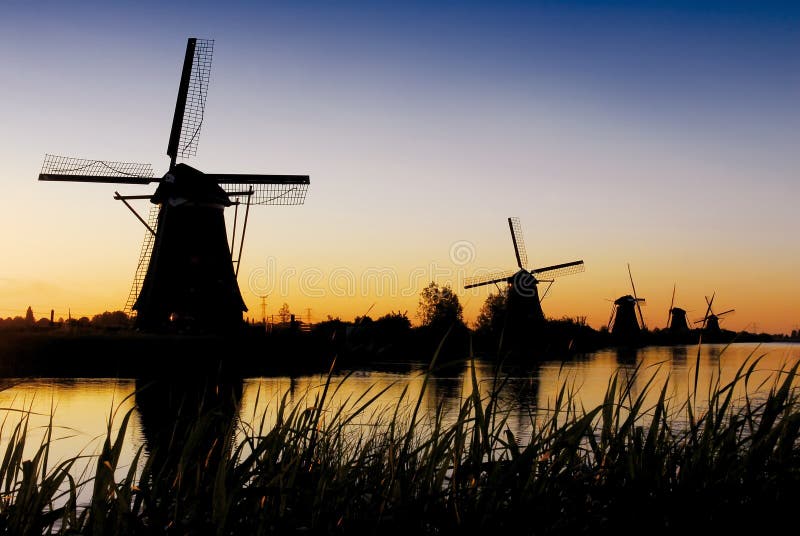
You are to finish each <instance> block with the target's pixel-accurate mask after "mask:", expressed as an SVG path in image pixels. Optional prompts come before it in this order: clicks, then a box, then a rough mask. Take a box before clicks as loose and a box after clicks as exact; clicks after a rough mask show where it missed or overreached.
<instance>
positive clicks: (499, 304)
mask: <svg viewBox="0 0 800 536" xmlns="http://www.w3.org/2000/svg"><path fill="white" fill-rule="evenodd" d="M507 297H508V290H506V289H504V290H501V291H499V292H497V293H492V294H489V296H487V297H486V301H485V302H483V306H481V310H480V312H479V313H478V318H477V320H476V321H475V328H476V330H478V331H483V332H487V333H492V334H497V333H499V332H500V331H501V330H502V329H503V325H504V324H505V319H506V299H507Z"/></svg>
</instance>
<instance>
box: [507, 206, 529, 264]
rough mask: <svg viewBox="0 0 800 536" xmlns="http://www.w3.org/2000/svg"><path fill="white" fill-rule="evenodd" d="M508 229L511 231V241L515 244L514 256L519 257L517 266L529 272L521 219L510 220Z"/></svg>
mask: <svg viewBox="0 0 800 536" xmlns="http://www.w3.org/2000/svg"><path fill="white" fill-rule="evenodd" d="M508 227H509V229H511V240H512V241H513V242H514V254H515V255H516V256H517V266H519V267H520V268H522V269H523V270H527V269H528V252H527V251H525V241H524V240H523V239H522V224H521V223H520V221H519V218H508Z"/></svg>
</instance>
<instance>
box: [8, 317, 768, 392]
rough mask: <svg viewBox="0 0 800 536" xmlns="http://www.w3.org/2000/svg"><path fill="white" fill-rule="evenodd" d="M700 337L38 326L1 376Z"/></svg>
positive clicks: (419, 358) (717, 338) (482, 353)
mask: <svg viewBox="0 0 800 536" xmlns="http://www.w3.org/2000/svg"><path fill="white" fill-rule="evenodd" d="M773 340H774V337H772V336H770V335H767V334H760V335H756V334H749V333H735V332H728V331H723V332H720V333H719V334H716V335H713V336H712V335H708V334H705V335H703V338H702V342H704V343H708V344H714V343H723V344H727V343H730V342H771V341H773ZM700 341H701V337H700V332H699V331H695V332H691V333H686V334H682V335H680V336H675V335H673V334H671V333H669V332H667V331H655V332H649V331H647V332H642V334H641V335H640V336H639V337H637V338H636V339H634V340H617V339H615V338H614V337H613V336H611V335H610V334H609V333H608V332H605V331H597V330H593V329H592V328H589V327H588V326H585V325H580V324H575V323H572V322H566V321H552V322H551V323H550V324H549V325H548V330H547V331H546V332H543V333H540V334H532V335H531V336H530V337H529V338H527V339H525V340H524V341H518V343H517V346H516V347H510V348H509V347H508V345H507V344H506V345H504V344H505V343H502V340H501V339H499V338H498V337H493V336H490V335H487V334H485V333H481V332H473V331H472V330H470V329H468V328H467V327H465V326H463V325H459V326H454V327H451V328H449V329H432V328H425V327H420V328H404V329H388V330H387V329H386V328H385V327H381V326H379V325H378V326H376V325H369V324H368V325H358V324H356V325H353V324H347V323H343V322H339V323H327V324H320V325H318V326H316V327H315V329H313V330H311V331H310V332H303V331H300V330H297V329H284V330H274V331H273V332H271V333H266V332H265V331H264V330H263V329H259V328H258V327H257V326H256V327H252V326H248V327H246V328H243V329H242V330H240V331H237V332H236V333H233V334H228V335H190V334H179V333H162V334H155V333H142V332H138V331H135V330H132V329H127V328H124V329H113V330H109V329H97V328H92V327H69V328H51V329H48V328H32V329H23V330H2V331H0V377H6V378H11V377H14V378H19V377H36V376H40V377H67V378H75V377H128V378H137V377H143V376H158V375H162V376H175V375H186V374H189V375H192V374H197V373H202V374H208V373H216V372H222V373H225V374H229V375H231V376H237V377H254V376H264V375H281V374H286V375H299V374H307V373H312V372H324V371H327V370H328V369H329V368H330V366H331V364H332V363H333V361H334V359H335V360H336V362H337V365H338V366H339V367H345V368H347V367H350V368H356V367H359V366H361V365H364V364H376V363H382V362H384V363H386V362H390V363H398V362H410V363H427V362H428V361H430V359H431V358H432V356H433V355H434V354H437V355H438V356H439V361H440V363H445V362H447V361H450V360H453V361H458V362H461V361H463V360H464V359H467V358H468V357H469V356H470V355H474V356H476V357H481V358H483V359H499V360H504V361H510V362H514V361H516V362H517V363H523V364H524V363H535V362H537V361H542V360H552V359H556V360H562V359H571V358H573V357H575V356H580V355H583V354H586V353H589V352H593V351H597V350H599V349H602V348H613V347H621V348H637V347H638V348H641V347H646V346H669V345H687V344H697V343H699V342H700Z"/></svg>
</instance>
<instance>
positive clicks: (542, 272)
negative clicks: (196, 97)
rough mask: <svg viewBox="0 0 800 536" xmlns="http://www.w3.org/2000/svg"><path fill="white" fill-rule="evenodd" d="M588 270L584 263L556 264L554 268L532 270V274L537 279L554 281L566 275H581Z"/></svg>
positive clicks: (546, 267)
mask: <svg viewBox="0 0 800 536" xmlns="http://www.w3.org/2000/svg"><path fill="white" fill-rule="evenodd" d="M585 269H586V266H585V265H584V264H583V261H573V262H565V263H563V264H555V265H553V266H545V267H544V268H536V269H535V270H531V274H533V275H534V276H536V279H540V280H541V279H554V278H556V277H563V276H565V275H572V274H579V273H581V272H583V271H584V270H585Z"/></svg>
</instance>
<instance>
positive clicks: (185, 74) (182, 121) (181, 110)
mask: <svg viewBox="0 0 800 536" xmlns="http://www.w3.org/2000/svg"><path fill="white" fill-rule="evenodd" d="M213 54H214V40H213V39H196V38H194V37H191V38H189V40H188V42H187V43H186V56H185V58H184V60H183V71H182V72H181V83H180V86H179V87H178V98H177V100H176V102H175V115H174V116H173V118H172V130H171V131H170V136H169V144H168V145H167V154H168V155H169V156H170V157H171V159H172V165H174V164H175V159H176V158H178V157H180V158H188V157H191V156H194V155H195V154H196V153H197V142H198V140H199V138H200V128H201V127H202V126H203V114H204V112H205V108H206V95H207V93H208V83H209V80H210V79H211V57H212V56H213Z"/></svg>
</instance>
